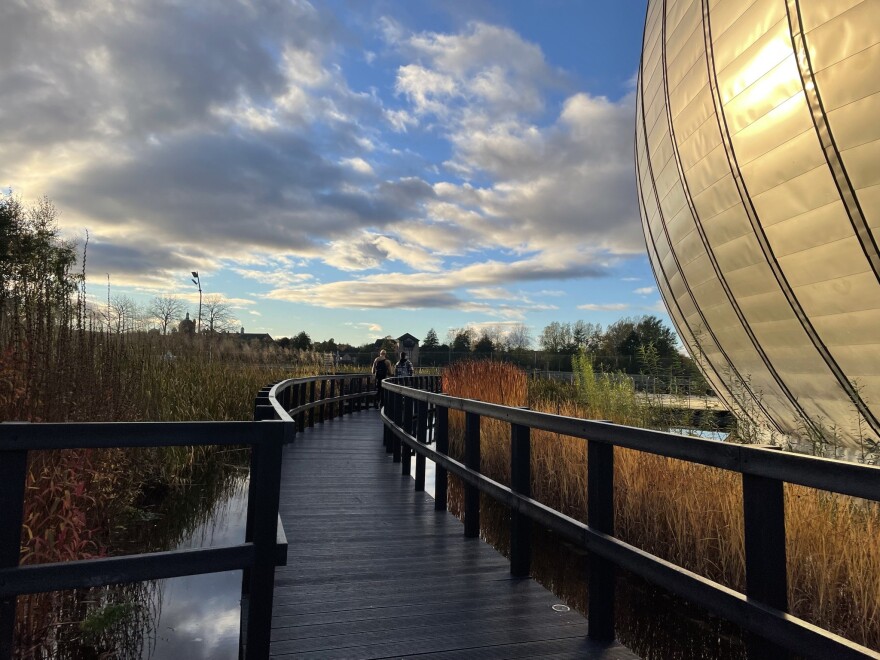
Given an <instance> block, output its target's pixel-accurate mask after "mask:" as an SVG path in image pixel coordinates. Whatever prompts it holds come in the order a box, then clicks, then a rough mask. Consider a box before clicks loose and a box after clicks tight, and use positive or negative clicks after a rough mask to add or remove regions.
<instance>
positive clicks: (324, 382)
mask: <svg viewBox="0 0 880 660" xmlns="http://www.w3.org/2000/svg"><path fill="white" fill-rule="evenodd" d="M326 398H327V380H326V379H323V378H322V379H321V401H323V400H324V399H326ZM318 408H319V410H320V416H321V419H320V422H321V424H323V423H324V420H325V419H327V404H326V403H322V404H321V405H320V406H319V407H318Z"/></svg>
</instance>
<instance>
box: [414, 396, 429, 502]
mask: <svg viewBox="0 0 880 660" xmlns="http://www.w3.org/2000/svg"><path fill="white" fill-rule="evenodd" d="M416 409H417V411H418V414H417V416H416V440H417V441H418V442H419V444H422V445H424V444H426V442H427V439H428V402H427V401H419V402H418V404H417V405H416ZM416 490H417V491H423V490H425V455H424V454H416Z"/></svg>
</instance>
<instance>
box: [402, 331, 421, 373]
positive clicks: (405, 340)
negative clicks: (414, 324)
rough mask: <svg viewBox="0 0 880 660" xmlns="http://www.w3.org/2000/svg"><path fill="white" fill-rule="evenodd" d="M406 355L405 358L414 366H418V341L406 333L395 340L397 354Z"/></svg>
mask: <svg viewBox="0 0 880 660" xmlns="http://www.w3.org/2000/svg"><path fill="white" fill-rule="evenodd" d="M400 353H406V357H407V358H409V361H410V362H412V363H413V365H414V366H418V364H419V340H418V338H417V337H413V336H412V335H411V334H409V333H408V332H407V333H406V334H405V335H401V336H400V337H398V338H397V354H398V355H400Z"/></svg>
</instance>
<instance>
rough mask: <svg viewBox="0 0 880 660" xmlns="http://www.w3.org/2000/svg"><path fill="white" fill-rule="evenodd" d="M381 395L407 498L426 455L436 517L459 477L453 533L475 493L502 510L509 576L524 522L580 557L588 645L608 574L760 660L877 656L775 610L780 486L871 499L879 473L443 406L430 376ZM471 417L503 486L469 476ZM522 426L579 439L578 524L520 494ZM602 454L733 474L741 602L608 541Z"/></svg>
mask: <svg viewBox="0 0 880 660" xmlns="http://www.w3.org/2000/svg"><path fill="white" fill-rule="evenodd" d="M383 389H384V390H385V391H384V398H385V401H384V404H385V405H384V409H383V413H382V417H383V421H384V424H385V436H384V438H385V446H386V450H387V451H388V452H390V453H392V454H393V456H394V460H395V462H397V461H400V462H401V463H402V466H403V472H404V473H405V474H409V472H410V467H411V452H415V454H416V473H415V481H416V489H424V483H425V460H426V458H429V459H430V460H432V461H434V463H436V466H437V467H436V486H435V506H436V508H437V509H441V510H442V509H445V508H446V499H447V474H448V473H452V474H455V475H456V476H458V477H459V479H461V480H462V482H463V483H464V529H465V536H470V537H476V536H479V530H480V508H479V506H480V505H479V502H480V498H479V494H480V492H483V493H485V494H486V495H488V496H489V497H492V498H493V499H494V500H496V501H497V502H499V503H501V504H503V505H505V506H507V507H509V508H510V510H511V526H510V534H511V537H510V557H511V558H510V562H511V573H512V574H514V575H518V576H527V575H529V568H530V559H531V550H530V545H529V543H530V533H529V532H530V527H529V526H530V523H531V522H532V521H534V522H536V523H538V524H540V525H542V526H543V527H545V528H547V529H549V530H551V531H553V532H555V533H558V534H560V535H561V536H563V537H564V538H566V539H568V540H569V541H571V542H572V543H574V544H576V545H578V546H580V547H581V548H584V549H585V550H586V551H587V552H588V554H589V557H590V562H589V565H590V572H589V606H588V619H589V636H590V637H592V638H594V639H599V640H610V639H613V638H614V570H615V567H620V568H623V569H626V570H628V571H631V572H632V573H635V574H636V575H639V576H641V577H643V578H645V579H646V580H648V581H650V582H653V583H654V584H656V585H658V586H660V587H662V588H664V589H667V590H668V591H670V592H672V593H674V594H677V595H678V596H681V597H683V598H685V599H687V600H689V601H691V602H692V603H695V604H697V605H700V606H702V607H705V608H706V609H707V610H709V611H710V612H712V613H714V614H716V615H718V616H719V617H721V618H723V619H726V620H728V621H731V622H733V623H735V624H738V625H739V626H741V627H742V628H743V629H745V630H746V631H748V632H749V633H751V635H750V637H749V639H748V640H747V647H748V649H749V653H750V656H761V657H764V656H765V655H769V654H772V653H776V652H777V651H778V648H777V647H782V648H784V649H788V650H790V651H793V652H795V653H798V654H800V655H802V656H804V657H814V658H832V657H833V658H866V657H868V658H880V654H878V653H876V652H875V651H872V650H871V649H869V648H867V647H864V646H861V645H859V644H856V643H855V642H851V641H849V640H847V639H844V638H843V637H840V636H839V635H836V634H834V633H831V632H829V631H827V630H823V629H821V628H819V627H817V626H814V625H812V624H810V623H808V622H806V621H804V620H802V619H799V618H797V617H794V616H792V615H791V614H789V613H788V612H787V609H788V602H787V598H788V596H787V582H786V556H785V517H784V498H783V484H784V483H793V484H801V485H803V486H808V487H811V488H818V489H821V490H826V491H831V492H835V493H841V494H845V495H851V496H854V497H860V498H864V499H867V500H873V501H880V468H877V467H873V466H866V465H859V464H854V463H843V462H840V461H832V460H828V459H822V458H815V457H812V456H803V455H798V454H791V453H783V452H780V451H778V450H773V449H770V448H761V447H755V446H747V445H737V444H721V443H718V442H714V441H710V440H703V439H700V438H692V437H685V436H679V435H674V434H671V433H664V432H661V431H651V430H647V429H640V428H632V427H627V426H620V425H616V424H611V423H607V422H598V421H589V420H585V419H578V418H573V417H564V416H561V415H554V414H550V413H542V412H535V411H531V410H526V409H522V408H511V407H507V406H502V405H496V404H491V403H485V402H482V401H475V400H472V399H463V398H459V397H452V396H448V395H444V394H441V393H440V389H441V388H440V381H439V377H417V378H404V379H401V378H396V379H388V380H386V381H384V382H383ZM449 410H460V411H462V412H464V415H465V438H464V445H465V446H464V462H460V461H458V460H456V459H454V458H451V457H450V456H449V453H448V452H449ZM483 417H487V418H491V419H497V420H501V421H504V422H508V423H509V424H510V440H511V442H510V460H511V485H510V486H509V487H508V486H506V485H504V484H501V483H499V482H497V481H494V480H492V479H490V478H488V477H487V476H485V475H483V474H481V473H480V420H481V418H483ZM531 429H541V430H544V431H549V432H552V433H558V434H560V435H565V436H572V437H575V438H582V439H584V440H585V441H587V490H588V498H587V523H586V524H584V523H582V522H580V521H578V520H575V519H574V518H571V517H569V516H566V515H564V514H562V513H560V512H559V511H556V510H555V509H552V508H550V507H548V506H546V505H544V504H542V503H540V502H538V501H537V500H534V499H532V498H531V497H530V490H529V488H530V486H529V483H530V471H531V464H530V433H531ZM428 443H432V444H433V445H434V447H433V448H432V447H431V446H429V444H428ZM614 447H625V448H628V449H633V450H636V451H640V452H645V453H649V454H655V455H658V456H666V457H669V458H675V459H679V460H683V461H687V462H690V463H698V464H701V465H708V466H712V467H716V468H721V469H724V470H729V471H732V472H738V473H740V474H741V475H742V489H743V513H744V531H745V553H746V557H745V561H746V593H745V594H743V593H740V592H738V591H735V590H733V589H730V588H728V587H725V586H723V585H721V584H719V583H717V582H714V581H712V580H709V579H707V578H704V577H702V576H700V575H698V574H696V573H693V572H692V571H689V570H687V569H685V568H682V567H680V566H677V565H675V564H673V563H671V562H669V561H666V560H664V559H661V558H659V557H657V556H654V555H652V554H650V553H648V552H645V551H644V550H640V549H639V548H637V547H635V546H633V545H630V544H628V543H626V542H624V541H622V540H621V539H619V538H616V537H615V536H614V488H613V485H614ZM768 640H769V641H768Z"/></svg>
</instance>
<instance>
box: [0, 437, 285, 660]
mask: <svg viewBox="0 0 880 660" xmlns="http://www.w3.org/2000/svg"><path fill="white" fill-rule="evenodd" d="M289 426H290V425H289V424H285V423H261V422H156V423H126V422H110V423H107V422H101V423H77V424H25V423H4V424H0V511H2V512H3V524H2V525H0V658H8V657H12V655H13V631H14V625H15V604H16V603H15V601H16V596H18V595H21V594H32V593H40V592H46V591H56V590H61V589H79V588H87V587H98V586H104V585H110V584H120V583H125V582H139V581H146V580H156V579H161V578H168V577H179V576H183V575H199V574H203V573H215V572H220V571H230V570H243V571H245V572H247V575H248V578H247V592H248V594H249V599H248V608H249V611H250V616H249V617H248V618H247V626H246V628H243V629H242V638H243V639H246V640H248V643H247V645H246V647H245V652H244V657H245V658H263V657H268V653H269V636H270V631H271V614H272V596H273V587H274V580H275V577H274V576H275V566H276V565H284V564H286V562H287V540H286V538H285V536H284V529H283V527H282V526H281V524H280V520H279V517H278V499H279V493H280V488H281V449H282V445H283V443H284V442H285V440H286V438H287V437H288V436H289V435H290V434H289V433H288V432H287V427H289ZM193 445H244V446H250V447H251V472H250V476H251V478H250V483H251V485H252V487H251V490H250V495H251V499H250V500H249V502H248V511H249V514H248V527H249V528H250V530H251V534H250V536H249V538H247V539H246V541H245V543H241V544H238V545H233V546H227V547H220V548H197V549H183V550H171V551H165V552H151V553H142V554H134V555H125V556H121V557H100V558H96V559H82V560H76V561H68V562H57V563H47V564H32V565H27V566H19V563H18V562H19V553H20V540H21V525H22V510H23V504H24V486H25V480H26V478H27V454H28V452H29V451H34V450H45V449H80V448H108V447H121V448H134V447H173V446H193ZM252 505H253V506H252Z"/></svg>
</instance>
